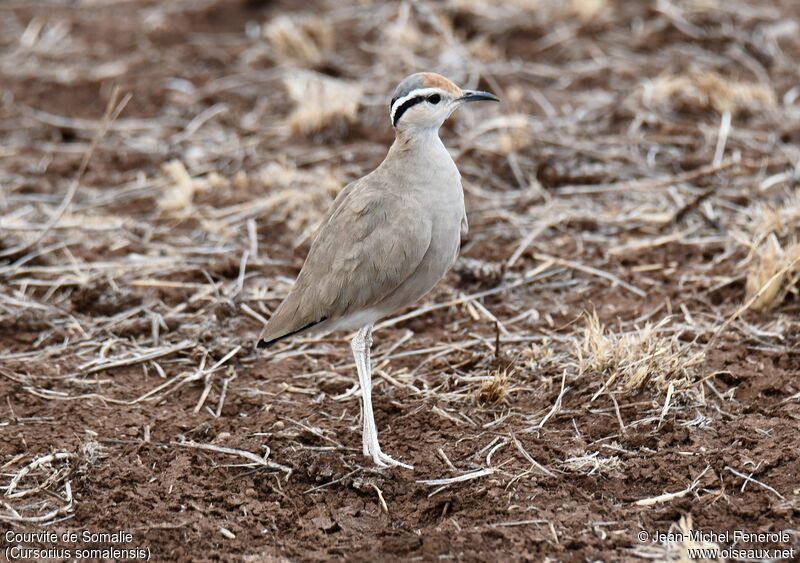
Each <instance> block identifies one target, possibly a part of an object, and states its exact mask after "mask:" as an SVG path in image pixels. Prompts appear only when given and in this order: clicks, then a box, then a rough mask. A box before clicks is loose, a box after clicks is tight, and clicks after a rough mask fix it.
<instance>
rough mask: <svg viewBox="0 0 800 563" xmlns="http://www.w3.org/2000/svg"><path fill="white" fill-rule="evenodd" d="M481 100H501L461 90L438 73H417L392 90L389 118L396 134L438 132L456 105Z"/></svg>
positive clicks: (486, 93) (492, 95) (489, 95)
mask: <svg viewBox="0 0 800 563" xmlns="http://www.w3.org/2000/svg"><path fill="white" fill-rule="evenodd" d="M481 100H491V101H494V102H499V101H500V100H499V99H498V98H497V96H495V95H494V94H490V93H489V92H480V91H477V90H462V89H461V88H459V87H458V86H456V85H455V84H453V83H452V82H450V81H449V80H448V79H447V78H445V77H444V76H442V75H440V74H435V73H433V72H418V73H416V74H412V75H411V76H408V77H406V78H405V79H403V81H402V82H401V83H400V84H399V85H398V86H397V88H396V89H395V91H394V96H392V103H391V105H390V110H389V112H390V113H389V116H390V118H391V120H392V125H393V126H394V128H395V129H397V131H407V130H411V129H438V128H439V127H441V126H442V123H444V121H445V119H447V118H448V117H450V114H451V113H453V111H455V109H456V108H457V107H458V106H460V105H461V104H463V103H465V102H479V101H481Z"/></svg>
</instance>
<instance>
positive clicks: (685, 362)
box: [578, 313, 703, 393]
mask: <svg viewBox="0 0 800 563" xmlns="http://www.w3.org/2000/svg"><path fill="white" fill-rule="evenodd" d="M668 320H669V319H668V318H665V319H663V320H661V321H660V322H659V323H657V324H655V325H653V324H650V323H647V324H646V325H645V326H644V328H642V329H641V330H637V331H635V332H629V333H625V334H615V333H613V332H609V331H608V330H607V329H606V327H604V326H603V324H602V323H601V322H600V320H599V319H598V317H597V313H592V314H591V315H586V327H585V328H584V330H583V340H582V341H581V342H580V344H579V346H578V357H579V365H580V371H581V373H585V372H587V371H593V372H597V373H601V374H604V375H606V376H607V379H606V381H605V383H604V384H603V388H604V389H611V388H614V389H615V390H617V391H620V392H623V393H628V392H632V391H636V390H639V389H642V388H643V387H645V386H646V385H648V384H649V385H651V386H653V387H655V388H656V389H658V390H659V391H665V390H666V389H667V388H668V387H669V384H670V383H672V384H674V385H675V387H676V388H686V387H688V386H690V385H691V384H693V383H694V382H696V381H697V379H698V373H697V371H696V369H694V368H695V366H697V365H698V364H700V363H701V362H702V359H703V358H702V355H701V354H690V353H689V347H688V346H686V345H681V344H680V343H679V342H678V340H677V338H676V337H674V336H672V337H665V336H662V335H660V334H659V331H660V329H662V328H663V327H664V326H665V325H666V324H667V322H668Z"/></svg>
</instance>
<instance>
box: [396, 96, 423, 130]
mask: <svg viewBox="0 0 800 563" xmlns="http://www.w3.org/2000/svg"><path fill="white" fill-rule="evenodd" d="M427 99H428V97H427V96H415V97H413V98H411V99H410V100H406V101H405V102H403V103H402V104H400V107H399V108H397V111H396V112H394V120H393V121H392V125H394V126H395V127H397V122H398V121H400V117H402V115H403V114H404V113H405V112H407V111H408V110H409V109H411V108H412V107H414V106H415V105H417V104H421V103H422V102H424V101H425V100H427Z"/></svg>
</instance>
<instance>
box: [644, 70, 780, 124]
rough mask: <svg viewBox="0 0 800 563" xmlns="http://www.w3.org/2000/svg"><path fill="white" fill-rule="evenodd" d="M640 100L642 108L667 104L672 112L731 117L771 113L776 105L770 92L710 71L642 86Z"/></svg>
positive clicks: (670, 77)
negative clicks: (672, 109) (694, 112)
mask: <svg viewBox="0 0 800 563" xmlns="http://www.w3.org/2000/svg"><path fill="white" fill-rule="evenodd" d="M642 99H643V102H644V104H645V105H646V106H651V105H653V104H656V105H658V104H670V105H671V106H673V107H674V108H676V109H683V110H693V111H708V110H713V111H715V112H717V113H718V114H723V113H726V112H728V113H730V114H731V115H734V116H735V115H738V114H740V113H756V112H758V111H762V110H765V109H771V108H774V107H775V106H776V103H777V100H776V97H775V92H774V91H773V90H772V89H771V88H769V87H767V86H764V85H761V84H756V83H753V82H740V81H736V80H732V79H728V78H725V77H723V76H721V75H720V74H718V73H716V72H714V71H705V72H692V73H689V74H680V75H667V76H659V77H658V78H656V79H655V80H654V81H653V82H651V83H649V84H647V86H645V88H644V91H643V94H642Z"/></svg>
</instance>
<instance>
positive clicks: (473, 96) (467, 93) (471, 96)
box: [458, 90, 500, 102]
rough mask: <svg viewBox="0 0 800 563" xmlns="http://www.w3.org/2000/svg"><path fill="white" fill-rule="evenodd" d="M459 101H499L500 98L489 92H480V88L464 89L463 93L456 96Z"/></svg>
mask: <svg viewBox="0 0 800 563" xmlns="http://www.w3.org/2000/svg"><path fill="white" fill-rule="evenodd" d="M458 100H459V101H460V102H480V101H484V100H488V101H492V102H499V101H500V98H498V97H497V96H495V95H494V94H492V93H490V92H481V91H480V90H464V94H463V95H462V96H461V97H460V98H458Z"/></svg>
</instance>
